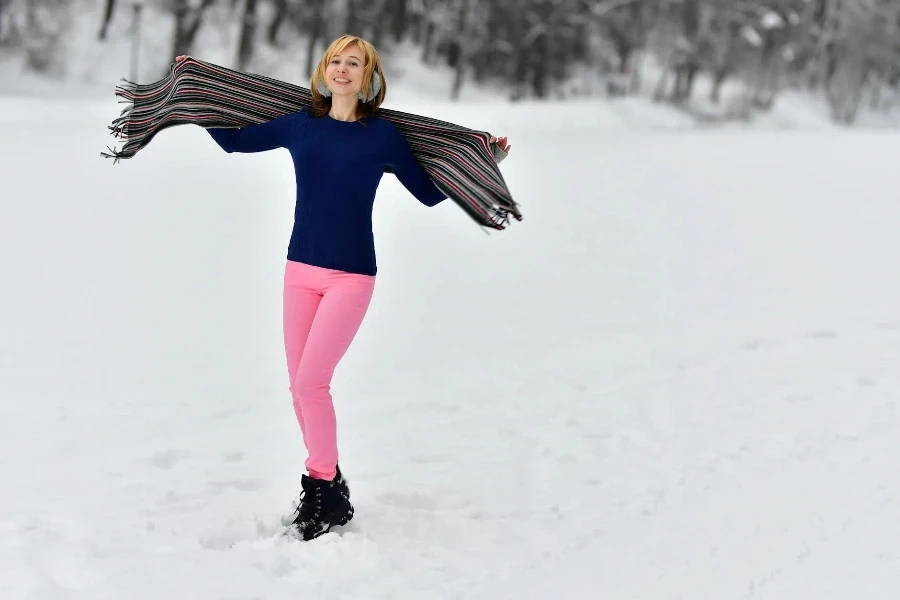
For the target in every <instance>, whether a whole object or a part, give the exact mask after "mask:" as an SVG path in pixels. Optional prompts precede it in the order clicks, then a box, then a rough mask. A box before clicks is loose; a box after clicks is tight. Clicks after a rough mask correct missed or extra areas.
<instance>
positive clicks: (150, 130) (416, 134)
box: [101, 57, 522, 229]
mask: <svg viewBox="0 0 900 600" xmlns="http://www.w3.org/2000/svg"><path fill="white" fill-rule="evenodd" d="M116 96H119V97H120V98H123V100H120V103H127V104H128V106H126V107H125V109H124V110H123V111H122V113H121V115H120V116H119V117H118V118H116V119H114V120H113V122H112V125H110V127H109V129H110V130H111V131H112V133H113V135H114V136H116V137H117V138H118V139H120V140H123V141H125V145H124V146H123V147H122V149H121V150H115V149H114V148H108V150H109V153H106V152H103V153H101V154H102V155H103V156H105V157H107V158H115V159H116V160H115V161H114V163H117V162H118V160H119V159H123V158H131V157H132V156H134V155H135V154H136V153H137V152H138V150H140V149H141V148H143V147H144V146H146V145H147V144H148V143H150V140H152V139H153V136H155V135H156V134H157V133H159V132H160V131H162V130H163V129H166V128H167V127H172V126H174V125H183V124H195V125H200V126H202V127H204V128H207V127H241V126H245V125H252V124H256V123H262V122H265V121H268V120H271V119H274V118H276V117H279V116H282V115H285V114H288V113H292V112H297V111H298V110H300V109H302V108H308V107H311V106H312V95H311V94H310V92H309V90H308V89H306V88H303V87H300V86H296V85H292V84H289V83H285V82H283V81H278V80H276V79H272V78H270V77H265V76H262V75H254V74H250V73H241V72H238V71H233V70H231V69H227V68H225V67H221V66H218V65H215V64H212V63H208V62H204V61H200V60H197V59H195V58H191V57H188V58H185V59H184V60H182V61H180V62H177V63H175V64H174V65H173V66H172V68H171V69H170V72H169V75H168V76H167V77H165V78H164V79H161V80H160V81H157V82H155V83H151V84H148V85H138V84H136V83H133V82H130V81H126V80H123V82H122V84H121V85H119V86H117V87H116ZM377 115H378V117H379V118H382V119H385V120H387V121H391V122H392V123H394V124H395V125H396V126H397V129H398V130H399V131H400V133H401V134H403V136H404V138H406V141H407V142H408V143H409V146H410V148H411V149H412V152H413V154H414V155H415V157H416V159H417V160H418V161H419V164H420V165H421V166H422V168H423V169H424V170H425V171H426V172H427V173H428V174H429V176H430V177H431V179H432V181H433V182H434V184H435V185H436V186H437V187H438V188H439V189H440V190H441V191H442V192H443V193H444V194H445V195H446V196H447V197H448V198H450V199H452V200H453V201H454V202H456V204H458V205H459V206H460V207H461V208H462V209H463V210H464V211H465V212H466V213H467V214H468V215H469V216H470V217H471V218H472V219H474V220H475V222H476V223H478V224H479V225H481V226H484V227H490V228H493V229H504V228H505V226H506V225H508V224H509V218H510V217H514V218H515V219H516V220H518V221H521V220H522V215H521V213H520V212H519V210H518V205H517V204H516V203H515V202H514V201H513V199H512V196H511V195H510V192H509V189H508V188H507V186H506V182H505V181H504V179H503V176H502V175H501V174H500V170H499V169H498V167H497V162H498V161H499V160H502V158H503V157H505V153H503V151H502V150H500V149H499V148H497V146H496V144H491V143H490V135H489V134H488V133H486V132H482V131H475V130H472V129H467V128H465V127H461V126H459V125H454V124H452V123H446V122H444V121H438V120H436V119H429V118H427V117H421V116H418V115H413V114H409V113H404V112H399V111H394V110H388V109H384V108H380V109H379V110H378V111H377ZM385 170H386V171H387V172H390V167H387V168H386V169H385Z"/></svg>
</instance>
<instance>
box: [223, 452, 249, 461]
mask: <svg viewBox="0 0 900 600" xmlns="http://www.w3.org/2000/svg"><path fill="white" fill-rule="evenodd" d="M242 460H244V453H243V452H227V453H225V454H223V455H222V462H223V463H236V462H241V461H242Z"/></svg>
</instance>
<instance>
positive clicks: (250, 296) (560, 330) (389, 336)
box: [0, 97, 900, 600]
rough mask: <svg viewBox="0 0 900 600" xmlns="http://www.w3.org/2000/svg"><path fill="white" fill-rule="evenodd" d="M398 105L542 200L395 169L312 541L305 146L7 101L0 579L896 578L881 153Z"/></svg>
mask: <svg viewBox="0 0 900 600" xmlns="http://www.w3.org/2000/svg"><path fill="white" fill-rule="evenodd" d="M403 106H404V108H415V109H417V110H418V111H420V112H423V113H427V114H433V115H438V116H441V117H442V118H449V119H452V120H454V121H456V122H460V123H467V124H470V125H471V126H475V127H483V128H485V129H489V130H491V131H492V132H497V133H502V134H507V135H509V136H510V141H511V143H512V144H513V146H514V150H513V153H512V155H511V156H510V158H509V159H508V160H507V161H505V162H504V163H503V166H502V170H503V172H504V175H505V177H506V178H507V180H508V181H509V184H510V187H511V190H512V191H513V194H514V196H515V197H516V198H517V199H518V200H519V201H520V202H521V204H522V209H523V213H524V215H525V220H524V221H523V222H521V223H515V224H513V226H512V227H511V228H510V229H509V230H507V231H503V232H494V233H492V234H491V235H487V236H486V235H483V233H482V232H481V231H480V230H479V229H478V228H477V227H476V226H475V225H474V224H472V223H471V222H470V221H469V219H468V217H466V216H465V215H464V214H463V213H462V211H461V210H460V209H459V208H458V207H456V206H454V205H453V204H451V203H444V204H442V205H440V206H438V207H436V208H433V209H426V208H424V207H422V206H420V205H419V204H418V203H417V202H416V201H415V200H413V199H412V198H411V197H410V196H409V195H408V194H407V193H406V192H405V191H404V190H403V188H402V186H400V185H399V184H398V183H397V182H396V180H395V179H393V178H392V177H391V176H386V177H385V179H384V181H383V184H382V187H381V188H380V190H379V195H378V199H377V202H376V212H375V228H376V230H375V232H376V240H377V244H378V256H379V268H380V271H379V280H378V285H377V287H376V293H375V298H374V300H373V304H372V307H371V310H370V313H369V315H368V317H367V320H366V322H365V323H364V325H363V328H362V330H361V331H360V334H359V336H358V338H357V340H356V341H355V342H354V345H353V346H352V347H351V349H350V352H349V353H348V354H347V356H346V358H345V359H344V361H343V362H342V363H341V365H340V367H339V368H338V371H337V372H336V375H335V382H334V388H333V389H334V394H335V398H336V403H337V411H338V419H339V426H340V435H339V438H340V443H341V452H342V454H341V465H342V468H343V470H344V471H345V474H346V476H347V477H348V479H349V481H350V485H351V489H352V493H353V501H354V504H355V506H356V511H357V512H356V515H357V516H356V518H355V519H354V521H353V522H351V524H350V525H349V526H347V527H345V528H343V530H342V531H340V532H339V533H332V534H329V535H327V536H325V537H323V538H320V539H318V540H315V541H313V542H310V543H298V542H290V541H288V540H286V539H284V538H282V537H281V536H280V535H279V529H278V523H279V520H280V518H281V516H282V515H283V514H285V512H286V511H287V510H288V509H289V507H290V502H291V500H292V499H293V497H294V496H295V494H296V493H297V492H298V491H299V477H300V474H301V472H302V468H303V458H304V453H303V448H302V443H301V441H300V437H299V431H298V428H297V426H296V423H295V421H294V417H293V413H292V410H291V404H290V396H289V392H288V391H287V381H286V376H285V375H284V373H283V372H282V371H283V357H282V354H281V353H282V346H281V331H280V319H281V315H280V291H281V288H280V276H281V272H282V269H283V257H284V252H285V248H286V244H287V237H288V234H289V230H290V225H291V220H290V219H291V215H292V202H293V179H292V174H291V171H290V161H289V158H288V156H287V154H286V153H283V152H280V153H279V152H272V153H265V154H258V155H227V154H225V153H223V152H221V151H220V150H219V149H218V148H217V147H216V146H215V145H214V144H213V143H212V141H211V140H210V139H209V138H208V136H206V135H205V134H204V133H203V132H202V131H201V130H200V129H199V128H196V127H182V128H177V129H171V130H168V131H166V132H164V133H162V134H160V135H159V136H158V137H157V138H156V139H155V140H154V141H153V142H152V144H151V145H150V146H149V147H148V148H147V149H145V150H143V151H142V152H141V153H139V154H138V156H137V157H135V158H134V159H132V160H128V161H123V162H121V163H120V164H118V165H116V166H113V164H112V162H111V161H108V160H105V159H102V158H101V157H100V156H99V152H100V151H101V150H102V149H103V148H104V146H105V145H106V144H107V143H111V141H112V140H111V139H110V138H108V137H107V136H106V129H105V127H106V125H107V124H108V122H109V120H110V119H111V118H112V117H113V116H114V115H115V114H117V105H116V104H115V103H114V101H113V100H112V99H109V98H107V99H103V100H100V101H93V100H89V99H83V98H81V99H72V100H66V101H49V100H46V101H45V100H39V99H30V100H26V99H22V98H18V97H6V98H0V115H2V116H0V159H2V161H3V165H4V167H3V188H2V189H3V193H2V197H3V200H4V202H3V206H4V209H5V217H4V218H3V219H2V220H0V272H2V273H3V277H4V286H3V290H4V293H3V296H2V300H0V307H2V310H0V331H2V333H3V343H2V344H0V450H2V454H3V456H4V457H5V458H4V460H3V461H2V462H0V481H3V483H4V485H3V489H4V493H3V494H2V495H0V597H2V598H4V599H9V600H18V599H28V600H45V599H48V600H49V599H54V600H56V599H87V598H90V599H99V598H129V599H133V600H143V599H148V600H150V599H152V600H156V599H158V598H173V599H175V598H185V599H187V598H190V599H192V600H207V599H209V600H225V599H228V600H236V599H251V598H265V599H267V600H277V599H280V598H298V597H317V598H342V599H343V598H367V599H375V598H392V599H399V598H415V599H428V598H491V599H494V598H516V599H518V598H539V597H547V596H548V595H550V594H552V595H553V597H559V598H581V597H605V598H660V599H670V598H748V597H753V598H762V599H775V598H817V599H820V600H829V599H841V600H843V599H845V598H848V597H864V598H867V599H869V600H872V599H879V598H884V599H888V598H895V597H897V594H898V592H900V552H898V550H897V546H896V543H895V542H896V540H897V539H898V536H900V522H898V520H897V519H896V507H897V501H898V496H900V483H898V479H897V477H896V475H895V474H896V473H897V472H898V470H900V436H898V434H900V419H898V407H897V401H898V398H900V283H898V279H897V278H896V277H895V276H894V272H895V270H896V256H897V255H898V251H900V241H898V238H897V236H896V224H897V223H898V222H900V204H898V203H897V201H896V194H894V193H892V192H891V190H893V189H894V188H895V180H894V178H893V177H892V176H891V175H890V173H891V172H892V169H891V167H892V166H893V157H895V156H896V155H897V149H898V146H900V135H898V134H897V133H896V132H891V131H842V130H836V129H833V128H828V129H816V128H808V129H801V130H797V131H784V130H783V129H781V128H780V127H778V126H773V127H760V128H757V129H755V130H750V129H747V128H726V129H710V130H706V131H696V130H691V129H688V128H686V127H681V126H679V123H677V122H673V123H669V124H668V126H666V127H657V126H656V125H654V124H653V123H647V124H646V126H644V127H626V126H624V125H622V123H624V122H625V121H624V120H623V121H621V122H617V121H616V120H615V119H613V118H611V117H609V115H610V114H612V113H603V112H602V111H597V112H596V114H591V113H590V112H589V111H588V110H587V106H582V105H577V104H572V105H549V106H545V107H540V106H535V105H527V104H526V105H521V106H514V107H510V106H506V105H491V104H489V103H478V104H463V105H450V104H442V103H440V102H435V101H432V102H431V103H429V104H427V105H426V104H418V105H416V104H414V103H409V104H405V105H403ZM649 111H650V109H649V108H647V112H648V114H649ZM660 114H662V113H660ZM597 115H601V116H597ZM602 115H606V116H602ZM659 119H660V121H661V122H665V119H664V118H663V117H659ZM629 122H630V121H629ZM576 133H577V135H576ZM348 176H352V174H348Z"/></svg>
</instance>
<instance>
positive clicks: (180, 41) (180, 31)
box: [166, 0, 216, 72]
mask: <svg viewBox="0 0 900 600" xmlns="http://www.w3.org/2000/svg"><path fill="white" fill-rule="evenodd" d="M215 2H216V0H203V1H202V2H201V4H200V6H199V7H197V8H196V9H195V10H191V9H190V7H189V6H188V3H187V0H173V7H172V12H173V13H174V14H175V35H173V36H172V54H171V56H172V58H174V57H176V56H179V55H181V54H190V53H191V46H192V45H193V44H194V38H196V37H197V32H198V31H199V30H200V25H202V24H203V13H204V12H206V9H207V8H209V7H210V6H212V5H213V4H215ZM166 72H168V68H167V69H166Z"/></svg>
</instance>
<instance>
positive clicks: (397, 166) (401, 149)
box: [387, 123, 447, 206]
mask: <svg viewBox="0 0 900 600" xmlns="http://www.w3.org/2000/svg"><path fill="white" fill-rule="evenodd" d="M389 134H390V139H389V141H388V144H387V146H388V149H389V155H388V161H387V165H388V166H389V167H391V170H392V171H393V172H394V175H396V176H397V179H398V180H400V183H402V184H403V187H405V188H406V189H407V190H408V191H409V193H411V194H412V195H413V196H415V197H416V199H417V200H418V201H419V202H421V203H422V204H424V205H425V206H436V205H438V204H440V203H441V202H443V201H444V200H446V199H447V195H446V194H444V192H442V191H441V190H440V189H438V187H437V186H436V185H435V184H434V181H432V179H431V176H429V175H428V173H427V172H426V171H425V169H423V168H422V165H420V164H419V161H418V160H417V159H416V157H415V155H414V154H413V152H412V148H410V147H409V143H407V141H406V138H405V137H403V134H402V133H400V130H399V129H397V128H396V126H395V125H394V124H393V123H391V124H390V131H389Z"/></svg>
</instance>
